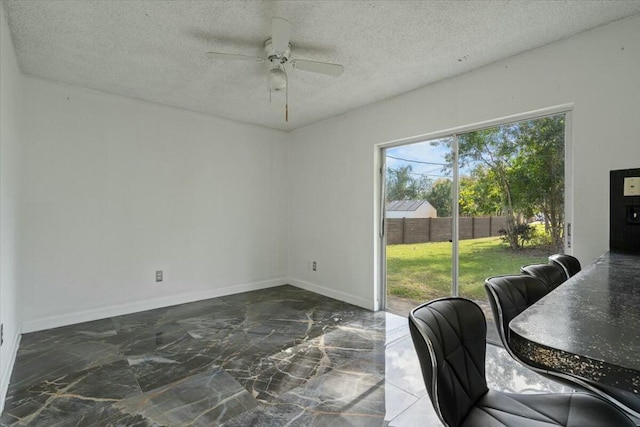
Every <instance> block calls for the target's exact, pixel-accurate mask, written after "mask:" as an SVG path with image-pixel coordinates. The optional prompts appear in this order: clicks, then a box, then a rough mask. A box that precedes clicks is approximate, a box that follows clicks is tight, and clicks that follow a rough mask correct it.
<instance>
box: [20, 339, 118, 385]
mask: <svg viewBox="0 0 640 427" xmlns="http://www.w3.org/2000/svg"><path fill="white" fill-rule="evenodd" d="M123 359H124V357H123V355H122V354H120V353H119V352H118V347H117V346H115V345H113V344H109V343H105V342H94V341H87V342H79V343H75V344H71V345H65V344H55V345H53V346H42V347H41V349H40V350H39V351H28V352H23V351H22V349H19V350H18V355H17V357H16V362H15V365H14V367H13V372H12V374H11V380H10V385H11V386H12V387H14V388H21V387H27V386H29V385H32V384H35V383H39V382H41V381H44V380H49V379H56V378H59V377H61V376H64V375H68V374H71V373H73V372H78V371H82V370H84V369H88V368H92V367H98V366H102V365H104V364H107V363H111V362H114V361H117V360H123Z"/></svg>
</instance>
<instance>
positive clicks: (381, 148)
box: [374, 104, 573, 310]
mask: <svg viewBox="0 0 640 427" xmlns="http://www.w3.org/2000/svg"><path fill="white" fill-rule="evenodd" d="M572 113H573V104H561V105H557V106H554V107H549V108H542V109H539V110H534V111H529V112H526V113H520V114H514V115H512V116H506V117H502V118H498V119H493V120H487V121H484V122H478V123H473V124H469V125H465V126H460V127H456V128H451V129H445V130H441V131H437V132H432V133H428V134H423V135H418V136H414V137H410V138H404V139H398V140H394V141H390V142H387V143H383V144H379V145H376V147H375V150H376V155H377V156H379V157H378V161H377V162H376V163H377V168H376V169H377V171H378V172H379V173H378V177H379V178H378V179H379V181H378V185H377V186H376V187H377V188H378V189H379V193H378V194H377V195H376V200H377V208H378V209H377V210H378V212H377V214H376V217H377V218H378V219H379V220H380V221H379V222H378V225H377V228H378V230H377V231H378V233H377V235H378V249H377V251H376V252H377V255H376V258H377V259H378V263H375V264H376V265H377V266H378V267H377V270H378V271H377V272H376V275H375V276H374V277H377V278H378V286H377V289H376V290H375V294H376V299H377V304H376V306H377V307H376V308H377V309H380V310H384V309H386V306H387V283H386V282H387V272H386V267H387V253H386V246H387V236H386V230H385V204H386V194H385V192H386V188H385V187H386V173H385V172H386V150H387V149H388V148H393V147H399V146H403V145H411V144H415V143H419V142H427V141H433V140H437V139H443V138H452V140H453V143H452V147H451V148H452V151H453V187H452V209H453V212H452V217H453V224H452V236H451V237H452V238H451V240H452V245H453V246H452V257H453V258H452V267H451V269H452V272H451V273H452V277H451V294H452V295H453V296H458V294H459V287H458V276H459V239H458V236H459V214H460V213H459V209H458V197H459V176H458V174H459V167H458V137H459V135H461V134H465V133H470V132H475V131H479V130H483V129H488V128H492V127H496V126H500V125H506V124H509V123H515V122H520V121H524V120H535V119H541V118H544V117H549V116H556V115H559V114H564V116H565V123H564V125H565V128H564V129H565V138H564V177H565V182H564V189H565V191H564V218H565V220H564V222H565V230H564V233H565V234H564V241H565V252H566V253H567V254H571V253H572V239H573V236H572V233H573V230H572V222H573V179H572V177H573V151H572V148H573V143H572V139H571V138H572Z"/></svg>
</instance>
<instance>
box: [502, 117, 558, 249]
mask: <svg viewBox="0 0 640 427" xmlns="http://www.w3.org/2000/svg"><path fill="white" fill-rule="evenodd" d="M518 125H519V132H518V138H517V141H518V144H519V145H520V146H521V147H522V149H521V151H520V152H519V154H518V156H517V157H516V158H515V159H514V161H513V169H512V171H511V177H510V179H511V182H512V187H513V188H514V193H516V194H518V195H520V197H521V200H518V204H519V205H520V206H521V207H522V210H523V211H524V212H525V213H526V214H527V215H529V216H532V215H533V214H538V213H542V214H543V216H544V220H545V229H546V230H547V231H548V232H549V234H550V235H551V240H552V243H553V245H554V246H555V250H556V251H557V252H562V251H563V250H564V145H565V141H564V127H565V123H564V116H555V117H545V118H542V119H537V120H529V121H525V122H520V123H519V124H518Z"/></svg>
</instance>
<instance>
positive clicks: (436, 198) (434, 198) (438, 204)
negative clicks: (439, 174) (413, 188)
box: [425, 178, 453, 217]
mask: <svg viewBox="0 0 640 427" xmlns="http://www.w3.org/2000/svg"><path fill="white" fill-rule="evenodd" d="M452 187H453V183H452V182H451V180H450V179H446V178H440V179H437V180H436V182H434V183H433V185H432V186H431V188H430V189H429V191H427V194H426V197H425V198H426V200H427V201H428V202H429V203H431V205H432V206H433V207H434V208H436V210H437V211H438V216H439V217H443V216H451V215H452V209H451V197H452V194H451V191H452Z"/></svg>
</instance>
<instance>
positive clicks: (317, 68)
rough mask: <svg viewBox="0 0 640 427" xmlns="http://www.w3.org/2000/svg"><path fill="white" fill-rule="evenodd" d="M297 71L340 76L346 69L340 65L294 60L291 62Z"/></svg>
mask: <svg viewBox="0 0 640 427" xmlns="http://www.w3.org/2000/svg"><path fill="white" fill-rule="evenodd" d="M291 64H292V65H293V68H295V69H296V70H303V71H311V72H312V73H320V74H328V75H330V76H339V75H341V74H342V73H343V72H344V67H343V66H342V65H339V64H329V63H328V62H316V61H303V60H299V59H294V60H293V61H291Z"/></svg>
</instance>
